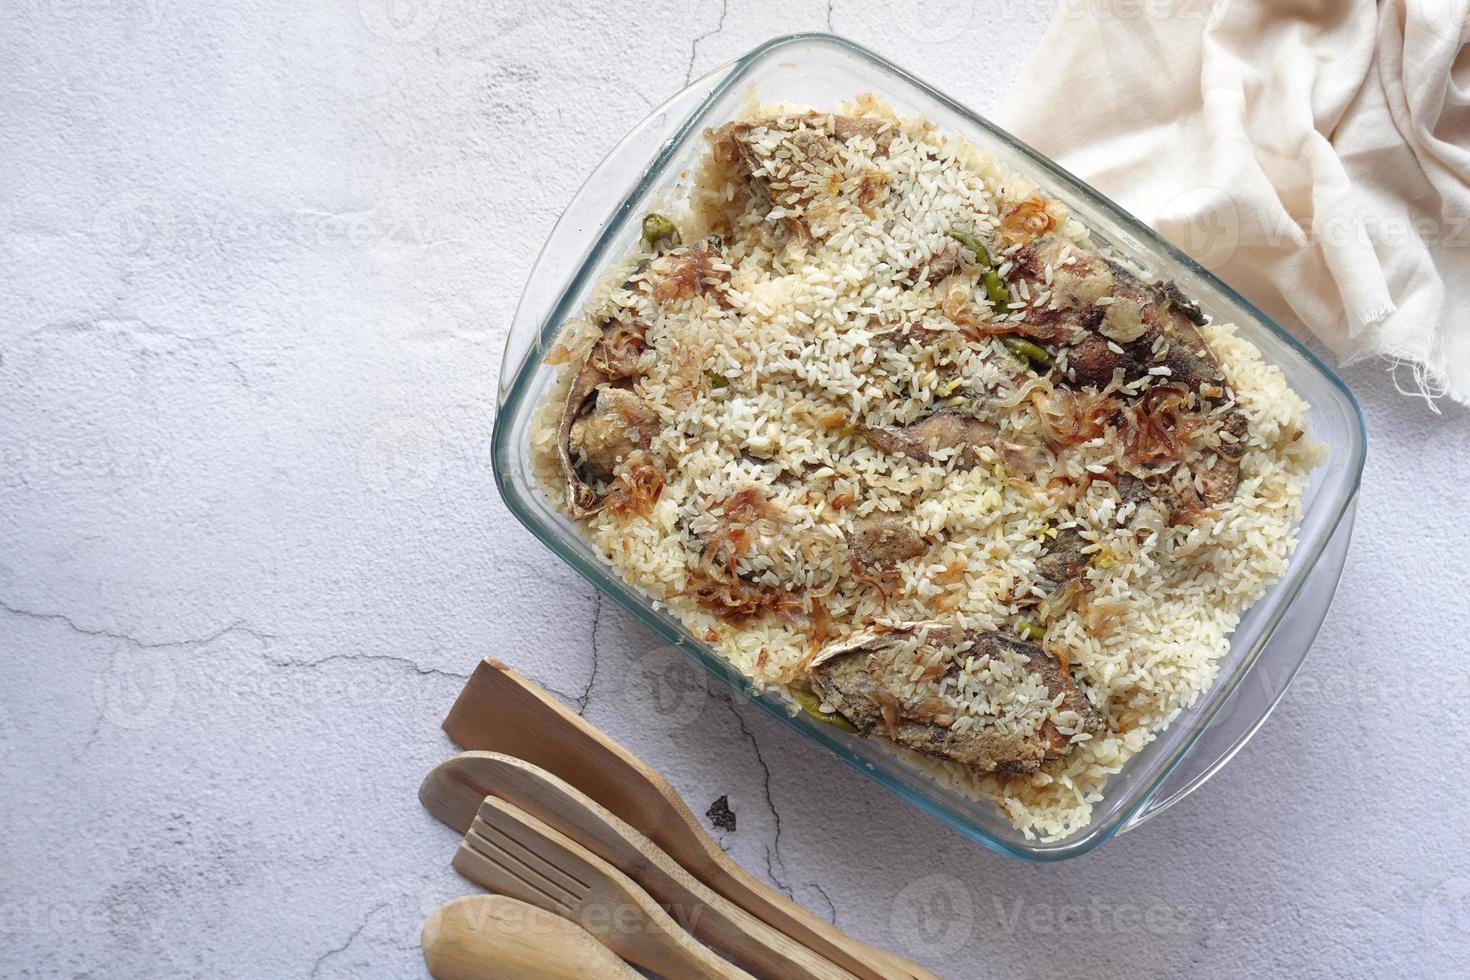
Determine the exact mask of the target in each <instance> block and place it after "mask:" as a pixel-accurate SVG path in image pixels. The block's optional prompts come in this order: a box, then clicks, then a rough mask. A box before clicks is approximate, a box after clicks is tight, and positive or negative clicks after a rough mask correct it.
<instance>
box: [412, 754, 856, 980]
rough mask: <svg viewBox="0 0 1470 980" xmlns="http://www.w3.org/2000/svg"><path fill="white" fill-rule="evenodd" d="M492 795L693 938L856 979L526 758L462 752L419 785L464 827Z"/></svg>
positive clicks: (755, 957) (438, 813) (805, 974)
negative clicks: (633, 885) (597, 864)
mask: <svg viewBox="0 0 1470 980" xmlns="http://www.w3.org/2000/svg"><path fill="white" fill-rule="evenodd" d="M487 795H493V796H495V797H498V798H499V799H501V800H504V801H506V802H508V803H512V804H514V805H515V806H516V807H518V808H519V809H520V810H523V811H525V812H526V813H529V814H530V815H531V816H533V817H536V818H537V819H538V820H541V821H542V822H544V823H546V824H547V825H548V826H550V827H552V828H554V829H555V830H557V831H559V832H561V833H563V834H565V835H566V836H567V837H569V838H571V839H572V840H574V841H576V842H577V843H579V844H581V845H582V846H583V847H585V848H587V850H589V851H591V852H592V853H593V854H596V855H597V856H598V857H600V858H602V859H603V860H604V861H606V862H607V863H608V864H610V865H612V866H613V867H614V868H617V869H618V870H619V871H621V872H623V873H624V874H626V875H627V876H628V877H629V878H631V879H633V880H634V881H635V882H637V883H638V884H639V885H640V886H642V888H643V890H644V891H646V892H647V893H648V894H649V895H650V896H651V897H652V898H653V899H654V901H656V902H658V903H659V904H660V905H662V906H663V907H664V908H666V909H668V910H669V911H670V913H672V914H673V916H674V919H675V920H676V921H678V922H679V924H680V925H682V926H684V927H685V928H686V929H688V930H689V931H690V932H692V933H693V934H694V935H695V936H697V937H699V938H700V939H701V940H703V941H704V942H706V943H708V944H709V945H711V946H714V947H715V948H716V949H719V950H722V951H724V953H725V954H726V955H727V956H729V957H731V958H732V959H734V960H735V962H736V963H739V964H740V965H741V966H743V967H745V969H747V970H749V971H750V972H751V973H754V974H755V975H757V976H768V977H781V978H783V980H787V978H790V980H852V974H850V973H848V972H847V971H846V970H844V969H842V968H841V967H839V966H836V965H835V964H833V963H831V962H829V961H828V960H825V959H823V958H822V957H821V956H819V955H818V954H817V953H815V952H814V951H812V950H810V949H808V948H807V947H805V946H803V945H802V944H801V943H798V942H797V941H796V940H794V939H792V938H791V937H789V936H787V935H785V934H784V933H782V932H778V931H777V930H775V929H773V928H771V927H770V926H768V925H766V923H764V922H762V921H761V920H759V919H757V918H756V917H755V916H753V915H751V914H750V913H749V912H746V911H745V910H744V909H742V908H740V907H739V906H738V905H736V904H735V903H733V902H731V901H730V900H729V899H727V898H724V897H723V896H721V895H718V894H716V893H715V892H713V891H711V890H710V889H709V888H708V887H706V886H705V885H704V883H702V882H701V881H699V879H697V878H695V877H694V876H692V875H691V874H690V873H689V872H688V871H686V870H684V868H683V867H682V866H681V865H680V864H679V862H677V861H675V860H674V859H673V858H671V857H669V856H668V855H667V854H665V853H664V852H663V851H661V850H659V848H658V847H657V846H656V845H654V843H653V842H652V841H650V840H649V839H648V838H647V837H644V836H643V835H642V834H640V833H639V832H638V831H637V830H635V829H634V828H632V827H630V826H629V825H628V824H627V823H625V822H624V821H622V820H620V819H618V818H617V817H616V816H614V815H613V814H611V813H609V812H608V811H607V810H606V809H604V808H603V807H601V806H599V805H598V804H597V802H596V801H594V800H592V799H591V798H589V797H588V796H586V795H585V794H583V793H581V792H580V791H578V790H577V789H576V788H575V787H573V786H571V785H569V784H567V783H565V782H563V781H562V780H560V779H558V778H557V777H555V776H553V775H552V774H551V773H549V772H547V771H546V770H544V769H541V768H539V767H537V766H533V765H531V764H530V763H529V762H526V761H525V760H524V759H517V758H514V757H512V756H508V755H502V754H501V753H499V752H462V753H460V754H459V755H457V756H455V757H454V758H452V759H449V760H448V761H446V762H442V763H440V764H439V765H437V766H435V767H434V769H433V771H432V772H430V773H429V775H428V777H427V778H425V779H424V784H423V786H421V787H420V788H419V799H420V800H421V801H422V802H423V804H424V808H425V809H426V810H428V811H429V812H430V813H432V814H433V815H434V816H435V817H438V818H439V819H440V820H442V821H443V822H444V823H446V824H448V825H449V826H450V827H453V828H454V829H455V830H457V831H459V832H460V833H465V832H467V831H468V830H469V829H470V826H471V824H473V823H474V820H475V816H476V814H477V813H480V814H483V812H484V810H483V807H482V803H484V802H485V798H486V796H487Z"/></svg>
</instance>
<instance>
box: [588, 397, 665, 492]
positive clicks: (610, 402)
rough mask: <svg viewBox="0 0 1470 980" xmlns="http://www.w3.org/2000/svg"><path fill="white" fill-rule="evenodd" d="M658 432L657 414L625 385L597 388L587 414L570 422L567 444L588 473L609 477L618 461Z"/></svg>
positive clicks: (649, 441)
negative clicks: (595, 395)
mask: <svg viewBox="0 0 1470 980" xmlns="http://www.w3.org/2000/svg"><path fill="white" fill-rule="evenodd" d="M657 432H658V415H657V413H655V412H654V410H653V409H652V408H650V407H649V406H648V405H647V404H646V403H645V402H644V401H643V399H641V398H639V397H638V396H637V395H635V394H633V392H632V391H630V390H628V389H627V388H599V389H597V397H596V401H594V402H593V404H592V408H591V410H590V411H588V412H587V414H586V415H583V416H581V417H579V418H578V419H577V420H576V421H574V422H573V423H572V428H571V431H570V433H569V438H568V443H567V445H568V448H569V449H570V450H571V452H572V455H573V457H574V458H575V459H576V460H578V461H579V462H580V464H581V469H582V471H583V472H585V473H586V474H587V475H588V476H591V477H592V478H594V479H598V480H610V479H612V476H613V473H614V472H615V471H616V469H617V465H618V463H620V462H622V461H623V460H626V459H627V458H628V457H629V456H631V455H632V454H633V451H634V450H635V449H647V448H648V447H649V444H650V443H652V442H653V437H654V435H655V434H656V433H657Z"/></svg>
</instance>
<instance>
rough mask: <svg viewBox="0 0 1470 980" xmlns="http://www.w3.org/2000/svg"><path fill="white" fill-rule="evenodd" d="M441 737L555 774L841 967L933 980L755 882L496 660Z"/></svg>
mask: <svg viewBox="0 0 1470 980" xmlns="http://www.w3.org/2000/svg"><path fill="white" fill-rule="evenodd" d="M444 731H445V732H446V733H447V734H448V735H449V737H450V738H451V739H453V740H454V741H455V742H456V743H458V744H459V745H460V746H461V747H463V748H466V749H488V750H491V751H495V752H502V753H505V754H506V755H512V756H516V757H518V758H521V759H524V760H526V761H527V762H530V763H532V764H533V765H536V766H540V767H541V768H542V769H546V770H549V771H550V772H552V773H555V774H556V775H558V776H560V777H561V778H563V779H565V780H566V781H567V782H569V783H571V784H572V785H573V786H576V787H577V788H578V789H580V790H581V791H582V792H584V793H586V794H587V795H588V796H590V797H592V798H593V799H594V800H596V801H597V802H598V803H601V804H602V805H603V806H604V807H606V808H607V809H608V810H610V811H612V813H613V814H615V815H616V816H618V817H620V818H621V819H623V820H624V821H626V822H627V823H629V824H631V825H632V826H633V827H635V828H637V829H638V830H639V831H641V832H642V833H643V835H644V836H646V837H647V838H648V839H649V840H651V841H653V843H654V844H657V845H658V846H659V847H660V848H662V849H663V850H664V852H665V853H667V854H668V855H669V856H670V857H672V858H673V859H674V860H676V861H678V862H679V863H680V864H682V865H683V866H684V867H685V868H686V869H687V870H688V871H689V873H690V874H692V875H694V877H696V878H698V879H699V880H700V881H702V882H704V883H705V884H706V885H708V886H709V887H710V888H711V889H712V890H714V891H716V892H718V893H719V894H721V895H723V896H725V897H726V898H728V899H729V900H730V901H732V902H734V903H735V904H736V905H738V906H740V907H741V908H743V909H745V910H746V911H747V912H749V913H751V914H752V915H754V916H755V917H756V918H758V919H760V920H761V921H763V922H765V923H767V924H768V925H770V926H773V927H774V928H776V929H778V930H780V931H781V932H783V933H785V934H786V935H788V936H790V937H791V938H792V939H795V940H796V941H797V942H799V943H802V944H804V945H805V946H807V947H808V948H809V949H812V950H814V951H816V952H817V953H819V954H821V955H822V956H825V957H826V958H827V959H829V960H831V961H832V962H833V963H836V964H837V965H838V966H840V967H842V968H843V969H845V970H849V971H851V972H852V973H854V974H856V975H857V976H859V977H863V978H865V980H892V978H894V977H909V978H922V980H939V978H938V977H936V976H935V975H934V974H932V973H930V972H929V971H927V970H925V969H924V968H923V967H921V966H919V965H918V964H916V963H913V962H911V961H909V960H906V959H904V958H903V957H901V956H898V955H897V954H895V953H890V952H888V951H887V950H883V949H879V948H878V947H876V946H869V945H868V944H867V943H864V942H861V941H859V940H857V939H854V938H853V937H851V936H849V935H847V934H846V933H844V932H843V931H842V930H840V929H838V928H837V927H836V926H834V925H832V924H831V923H829V922H826V921H824V920H822V919H819V918H817V917H816V916H814V915H812V914H811V913H810V912H808V911H807V910H806V909H804V908H802V907H801V906H800V905H797V904H796V903H795V902H792V901H790V900H789V899H787V898H785V897H784V896H782V895H780V894H778V893H777V892H776V891H774V890H773V889H771V888H770V887H768V886H766V885H765V884H762V883H761V882H760V881H758V880H756V879H755V878H754V877H752V876H751V875H750V874H749V873H748V872H747V871H746V870H745V869H744V868H742V867H740V865H738V864H736V863H735V862H734V861H732V860H731V859H730V858H729V857H728V856H726V854H725V852H724V851H722V850H721V849H720V846H719V845H718V844H716V843H715V842H714V841H713V840H711V839H710V837H709V835H708V834H706V833H705V831H704V828H703V827H701V826H700V824H699V821H698V820H697V819H696V818H695V816H694V814H692V813H690V812H689V808H688V807H687V806H685V805H684V801H683V800H681V799H680V798H679V794H678V793H676V792H674V788H673V787H672V786H670V785H669V784H668V782H667V781H666V780H665V779H664V778H663V777H662V776H660V775H659V774H658V773H657V772H656V771H655V770H653V769H650V768H649V767H648V766H646V765H644V764H643V763H642V762H641V761H639V760H638V759H637V758H636V757H634V756H633V755H632V754H631V753H629V752H628V751H627V750H626V749H624V748H623V747H622V746H621V745H618V744H617V743H616V742H614V741H613V740H612V739H610V738H608V737H607V735H605V734H604V733H603V732H601V731H599V730H598V729H597V728H595V727H593V726H592V725H591V724H590V723H589V722H587V721H585V720H584V719H582V718H580V717H578V716H577V715H576V714H574V713H573V712H571V711H570V710H568V709H567V708H565V707H564V706H563V705H562V704H561V702H559V701H557V700H556V699H555V698H554V697H552V696H551V695H550V694H548V693H546V692H545V691H544V690H542V689H541V688H540V687H539V686H538V685H537V684H535V683H534V682H533V681H530V680H527V679H526V678H524V677H522V676H521V675H520V674H518V673H516V672H515V671H514V670H511V669H510V668H509V667H507V666H506V665H505V664H503V663H501V662H500V661H498V660H494V659H491V658H489V657H487V658H485V660H483V661H482V662H481V663H480V664H479V665H478V666H477V667H476V668H475V672H474V674H473V675H471V677H470V679H469V681H468V682H467V683H466V684H465V686H464V690H463V691H461V692H460V695H459V698H458V699H457V700H456V701H455V702H454V707H453V708H451V709H450V711H449V715H448V717H446V718H445V719H444ZM489 792H490V790H489V789H487V790H486V793H487V794H488V793H489Z"/></svg>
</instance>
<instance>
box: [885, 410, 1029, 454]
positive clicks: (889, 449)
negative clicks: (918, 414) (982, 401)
mask: <svg viewBox="0 0 1470 980" xmlns="http://www.w3.org/2000/svg"><path fill="white" fill-rule="evenodd" d="M863 434H864V436H866V437H867V440H868V443H869V444H870V445H871V446H872V447H873V448H874V449H878V450H881V451H882V452H885V453H898V454H900V455H903V456H907V457H909V458H910V459H915V460H918V461H919V462H925V463H927V462H930V461H932V459H933V455H932V454H933V453H934V452H935V451H937V450H941V449H958V450H960V452H959V453H958V456H959V460H960V465H961V466H964V467H967V468H968V467H972V466H975V465H977V464H978V463H979V462H980V449H981V447H984V446H994V445H995V442H996V439H997V438H999V436H1000V429H999V428H998V427H997V426H996V425H994V424H992V423H990V422H985V421H982V420H981V419H977V418H975V417H974V416H972V415H966V414H964V413H963V412H955V411H950V410H944V411H939V412H935V413H934V414H933V415H930V416H929V417H928V418H926V419H923V420H921V421H919V422H915V423H913V424H912V425H906V426H902V427H895V428H877V427H870V428H865V429H864V430H863Z"/></svg>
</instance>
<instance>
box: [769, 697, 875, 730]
mask: <svg viewBox="0 0 1470 980" xmlns="http://www.w3.org/2000/svg"><path fill="white" fill-rule="evenodd" d="M787 690H788V691H790V692H791V696H792V697H794V698H795V699H796V703H797V704H799V705H801V710H802V711H805V712H806V713H807V714H809V715H811V716H812V717H813V718H815V719H817V721H820V722H825V723H826V724H828V725H832V726H833V727H835V728H840V729H842V730H843V731H844V732H852V733H853V734H854V735H859V734H861V733H862V732H861V729H859V728H858V727H857V726H856V725H854V724H853V723H852V722H850V721H848V720H847V719H846V718H844V717H842V716H841V715H839V714H838V713H837V712H835V711H833V712H830V713H829V712H826V711H823V710H822V699H821V698H819V697H817V696H816V695H815V694H813V693H812V692H811V691H807V690H803V689H802V688H799V687H791V688H787Z"/></svg>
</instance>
